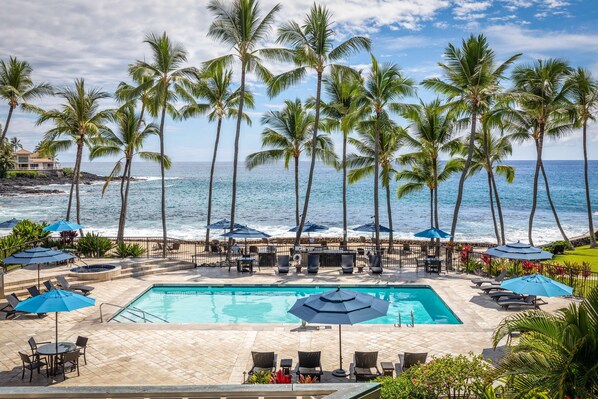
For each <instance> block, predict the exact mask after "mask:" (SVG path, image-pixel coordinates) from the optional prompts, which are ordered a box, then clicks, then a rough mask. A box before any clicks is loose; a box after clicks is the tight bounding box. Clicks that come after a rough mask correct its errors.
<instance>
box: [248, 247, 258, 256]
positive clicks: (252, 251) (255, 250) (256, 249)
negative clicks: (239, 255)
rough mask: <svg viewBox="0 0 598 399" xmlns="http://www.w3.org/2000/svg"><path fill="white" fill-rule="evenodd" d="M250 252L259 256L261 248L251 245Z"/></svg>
mask: <svg viewBox="0 0 598 399" xmlns="http://www.w3.org/2000/svg"><path fill="white" fill-rule="evenodd" d="M249 252H250V253H252V254H257V253H258V252H259V248H258V247H257V246H256V245H250V246H249Z"/></svg>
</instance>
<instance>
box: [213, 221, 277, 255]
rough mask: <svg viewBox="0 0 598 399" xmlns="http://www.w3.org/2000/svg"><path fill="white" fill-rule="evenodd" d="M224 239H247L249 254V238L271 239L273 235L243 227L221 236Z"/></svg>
mask: <svg viewBox="0 0 598 399" xmlns="http://www.w3.org/2000/svg"><path fill="white" fill-rule="evenodd" d="M221 236H222V237H226V238H243V239H245V253H247V239H248V238H270V237H271V235H269V234H266V233H264V232H261V231H259V230H256V229H252V228H249V227H247V226H241V227H239V228H237V229H234V230H233V231H229V232H228V233H224V234H221Z"/></svg>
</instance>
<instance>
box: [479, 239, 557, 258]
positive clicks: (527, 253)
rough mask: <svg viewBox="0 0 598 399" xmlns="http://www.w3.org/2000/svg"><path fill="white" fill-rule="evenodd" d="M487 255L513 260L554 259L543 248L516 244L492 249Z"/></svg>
mask: <svg viewBox="0 0 598 399" xmlns="http://www.w3.org/2000/svg"><path fill="white" fill-rule="evenodd" d="M486 254H488V255H490V256H495V257H497V258H505V259H513V260H547V259H552V254H551V253H550V252H547V251H543V250H542V249H541V248H536V247H532V246H531V245H529V244H524V243H521V242H515V243H511V244H507V245H501V246H498V247H494V248H490V249H488V250H487V251H486Z"/></svg>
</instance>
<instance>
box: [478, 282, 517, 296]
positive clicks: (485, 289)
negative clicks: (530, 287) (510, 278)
mask: <svg viewBox="0 0 598 399" xmlns="http://www.w3.org/2000/svg"><path fill="white" fill-rule="evenodd" d="M480 289H481V290H482V291H483V292H484V293H486V294H489V293H491V292H493V291H510V290H508V289H506V288H503V287H501V286H500V285H497V284H490V285H486V286H483V287H480Z"/></svg>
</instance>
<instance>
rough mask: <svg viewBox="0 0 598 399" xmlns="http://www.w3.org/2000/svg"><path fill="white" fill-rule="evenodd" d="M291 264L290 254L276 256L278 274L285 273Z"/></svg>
mask: <svg viewBox="0 0 598 399" xmlns="http://www.w3.org/2000/svg"><path fill="white" fill-rule="evenodd" d="M290 264H291V257H290V255H281V256H279V257H278V274H287V273H288V272H289V268H290Z"/></svg>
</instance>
